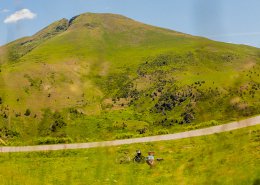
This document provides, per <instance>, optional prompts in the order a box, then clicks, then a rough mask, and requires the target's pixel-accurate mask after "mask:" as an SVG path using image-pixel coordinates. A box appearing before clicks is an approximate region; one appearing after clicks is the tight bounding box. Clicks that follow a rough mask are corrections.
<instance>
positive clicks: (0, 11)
mask: <svg viewBox="0 0 260 185" xmlns="http://www.w3.org/2000/svg"><path fill="white" fill-rule="evenodd" d="M9 11H10V10H8V9H6V8H4V9H1V10H0V13H7V12H9Z"/></svg>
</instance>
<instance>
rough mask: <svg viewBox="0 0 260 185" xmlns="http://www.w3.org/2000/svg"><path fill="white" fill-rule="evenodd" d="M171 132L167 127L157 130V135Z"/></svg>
mask: <svg viewBox="0 0 260 185" xmlns="http://www.w3.org/2000/svg"><path fill="white" fill-rule="evenodd" d="M164 134H169V131H168V130H167V129H160V130H158V131H157V132H156V135H164Z"/></svg>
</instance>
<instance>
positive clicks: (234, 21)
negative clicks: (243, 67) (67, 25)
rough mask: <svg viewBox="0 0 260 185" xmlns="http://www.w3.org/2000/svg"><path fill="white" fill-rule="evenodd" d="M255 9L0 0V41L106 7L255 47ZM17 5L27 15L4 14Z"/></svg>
mask: <svg viewBox="0 0 260 185" xmlns="http://www.w3.org/2000/svg"><path fill="white" fill-rule="evenodd" d="M259 8H260V1H259V0H246V1H245V0H0V45H3V44H5V43H7V42H10V41H12V40H15V39H17V38H20V37H23V36H30V35H33V34H34V33H36V32H37V31H39V30H40V29H42V28H44V27H45V26H47V25H49V24H50V23H52V22H54V21H56V20H59V19H61V18H68V19H69V18H71V17H73V16H75V15H78V14H81V13H84V12H96V13H104V12H108V13H117V14H122V15H125V16H127V17H130V18H133V19H135V20H138V21H140V22H144V23H147V24H151V25H156V26H160V27H165V28H170V29H172V30H176V31H180V32H184V33H188V34H192V35H198V36H204V37H207V38H210V39H213V40H219V41H224V42H232V43H238V44H247V45H251V46H256V47H259V48H260V21H259V19H260V11H259ZM21 10H23V12H24V14H26V16H27V17H26V16H25V17H23V18H24V19H23V18H21V20H13V18H15V16H12V17H11V18H10V16H11V15H12V14H15V12H17V11H21ZM16 15H17V14H16ZM8 18H9V19H8Z"/></svg>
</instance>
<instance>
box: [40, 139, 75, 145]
mask: <svg viewBox="0 0 260 185" xmlns="http://www.w3.org/2000/svg"><path fill="white" fill-rule="evenodd" d="M72 142H73V140H72V139H71V138H69V137H63V138H56V137H42V138H39V139H37V141H36V143H37V144H39V145H42V144H59V143H72Z"/></svg>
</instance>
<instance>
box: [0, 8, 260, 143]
mask: <svg viewBox="0 0 260 185" xmlns="http://www.w3.org/2000/svg"><path fill="white" fill-rule="evenodd" d="M0 64H1V66H0V69H1V72H0V104H1V105H0V107H1V110H0V115H1V116H0V130H1V135H0V137H1V139H2V140H3V141H4V142H5V143H7V144H23V143H27V144H37V143H38V144H39V143H57V142H72V141H74V142H83V141H92V140H107V139H116V138H129V137H139V136H145V135H154V134H160V133H170V132H177V131H181V130H187V129H192V128H197V127H204V126H210V125H214V124H220V123H224V122H226V121H229V120H232V119H237V118H241V117H248V116H252V115H255V114H259V113H260V111H259V110H260V102H259V100H260V93H259V88H260V78H259V74H260V65H259V64H260V50H259V49H257V48H253V47H249V46H243V45H233V44H227V43H221V42H215V41H211V40H208V39H205V38H201V37H194V36H191V35H187V34H183V33H179V32H176V31H172V30H167V29H163V28H158V27H154V26H150V25H145V24H142V23H139V22H136V21H134V20H132V19H129V18H126V17H123V16H120V15H113V14H92V13H86V14H82V15H79V16H76V17H73V18H72V19H70V20H66V19H62V20H60V21H57V22H55V23H53V24H51V25H50V26H48V27H46V28H44V29H43V30H41V31H40V32H38V33H36V34H35V35H33V36H31V37H26V38H22V39H19V40H17V41H14V42H11V43H9V44H7V45H5V46H2V47H0Z"/></svg>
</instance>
